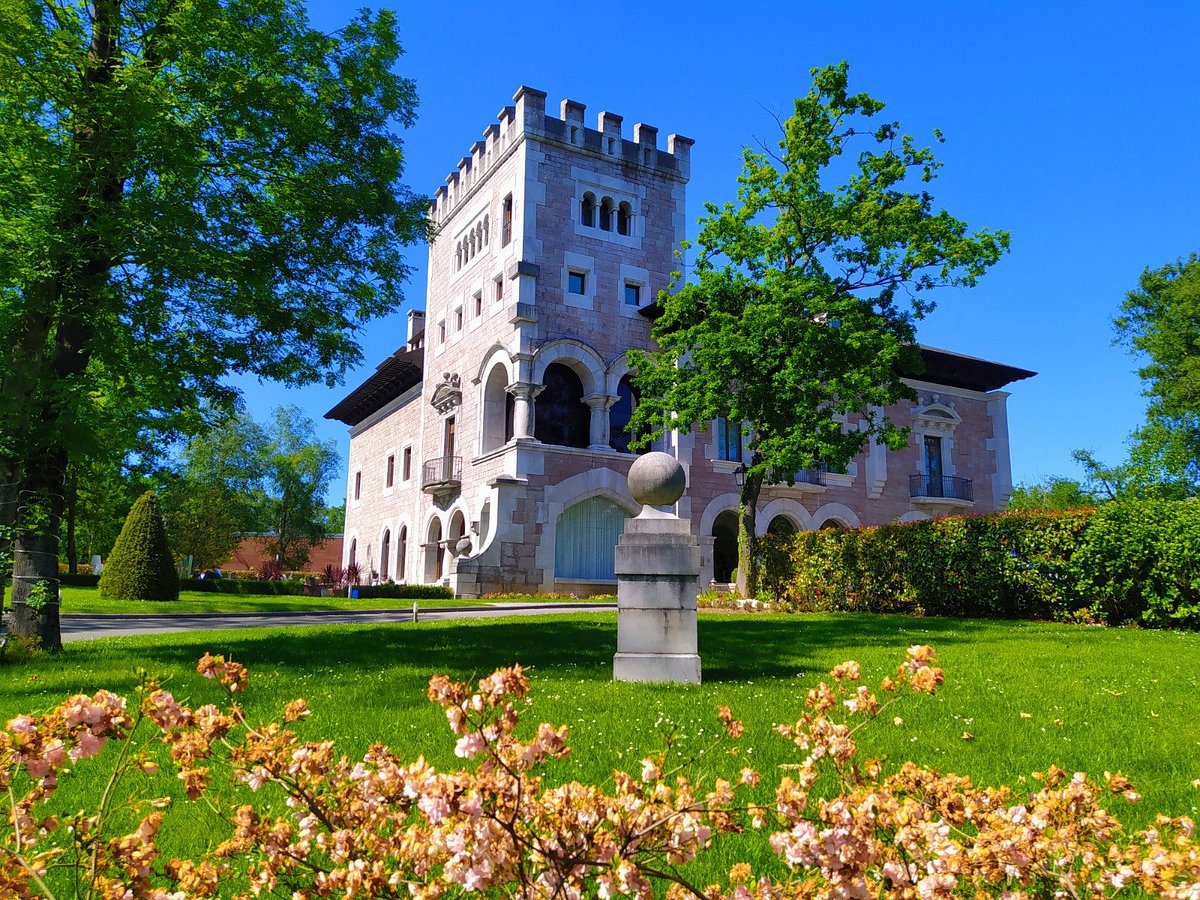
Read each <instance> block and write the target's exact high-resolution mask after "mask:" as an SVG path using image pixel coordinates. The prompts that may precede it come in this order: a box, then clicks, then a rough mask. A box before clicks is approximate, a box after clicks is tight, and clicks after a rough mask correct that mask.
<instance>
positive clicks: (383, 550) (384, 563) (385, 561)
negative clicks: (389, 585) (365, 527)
mask: <svg viewBox="0 0 1200 900" xmlns="http://www.w3.org/2000/svg"><path fill="white" fill-rule="evenodd" d="M391 555H392V530H391V529H390V528H388V529H385V530H384V532H383V543H382V544H380V545H379V580H380V581H387V580H388V566H389V565H390V564H391Z"/></svg>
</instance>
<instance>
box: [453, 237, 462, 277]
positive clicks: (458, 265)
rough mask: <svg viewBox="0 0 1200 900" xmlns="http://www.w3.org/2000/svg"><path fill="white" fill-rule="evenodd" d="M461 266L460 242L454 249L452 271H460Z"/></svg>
mask: <svg viewBox="0 0 1200 900" xmlns="http://www.w3.org/2000/svg"><path fill="white" fill-rule="evenodd" d="M462 264H463V259H462V241H459V242H458V245H457V246H456V247H455V248H454V271H455V272H457V271H458V270H459V269H461V268H462Z"/></svg>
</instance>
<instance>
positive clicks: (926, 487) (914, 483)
mask: <svg viewBox="0 0 1200 900" xmlns="http://www.w3.org/2000/svg"><path fill="white" fill-rule="evenodd" d="M908 493H909V496H910V497H912V498H913V499H920V500H926V499H929V500H950V501H954V500H959V501H962V502H964V503H974V502H975V488H974V486H973V483H972V481H971V479H970V478H959V477H958V476H956V475H943V476H942V477H941V478H930V477H929V476H928V475H909V476H908Z"/></svg>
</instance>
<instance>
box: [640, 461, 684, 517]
mask: <svg viewBox="0 0 1200 900" xmlns="http://www.w3.org/2000/svg"><path fill="white" fill-rule="evenodd" d="M685 487H687V477H686V476H685V475H684V473H683V466H681V465H680V464H679V460H677V459H676V458H675V457H673V456H671V455H670V454H669V453H660V452H659V451H657V450H654V451H652V452H650V453H647V454H645V455H644V456H639V457H638V458H637V460H636V461H635V462H634V464H633V465H632V466H630V467H629V493H631V494H633V499H634V500H636V501H637V502H638V503H641V504H642V505H644V506H671V505H672V504H674V503H676V502H678V500H679V498H680V497H682V496H683V490H684V488H685Z"/></svg>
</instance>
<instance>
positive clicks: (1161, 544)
mask: <svg viewBox="0 0 1200 900" xmlns="http://www.w3.org/2000/svg"><path fill="white" fill-rule="evenodd" d="M1075 565H1076V568H1077V569H1078V572H1079V587H1080V590H1081V591H1082V593H1083V597H1084V598H1085V600H1087V599H1090V600H1091V603H1090V605H1089V610H1090V612H1091V613H1092V615H1093V616H1095V617H1096V618H1098V619H1101V620H1103V621H1106V622H1108V623H1109V624H1111V625H1118V624H1123V623H1126V622H1140V623H1141V624H1143V625H1147V626H1149V627H1152V628H1164V627H1186V628H1196V627H1198V626H1200V503H1198V502H1196V501H1184V502H1172V501H1165V500H1146V501H1141V502H1137V503H1109V504H1106V505H1105V506H1104V507H1103V508H1102V509H1101V510H1100V511H1099V512H1098V513H1097V514H1096V515H1095V516H1094V517H1093V518H1092V521H1091V523H1090V525H1089V527H1088V529H1087V531H1086V532H1085V534H1084V535H1083V540H1082V542H1081V545H1080V547H1079V549H1078V551H1077V553H1076V559H1075Z"/></svg>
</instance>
